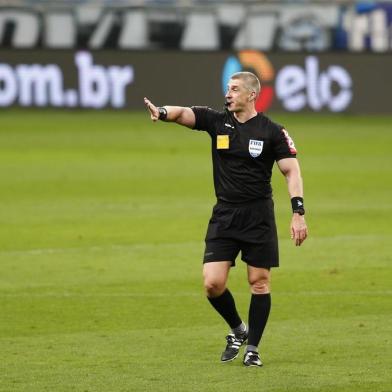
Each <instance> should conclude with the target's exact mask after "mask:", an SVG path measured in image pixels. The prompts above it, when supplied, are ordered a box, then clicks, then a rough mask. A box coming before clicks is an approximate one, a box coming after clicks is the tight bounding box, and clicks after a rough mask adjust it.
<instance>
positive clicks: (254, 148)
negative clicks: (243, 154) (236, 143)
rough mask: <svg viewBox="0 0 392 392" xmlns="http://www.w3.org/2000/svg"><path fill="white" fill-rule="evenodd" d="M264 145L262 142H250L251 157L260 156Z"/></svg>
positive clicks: (251, 140)
mask: <svg viewBox="0 0 392 392" xmlns="http://www.w3.org/2000/svg"><path fill="white" fill-rule="evenodd" d="M263 144H264V142H263V141H262V140H254V139H250V140H249V154H250V155H251V157H253V158H257V157H258V156H260V154H261V152H262V151H263Z"/></svg>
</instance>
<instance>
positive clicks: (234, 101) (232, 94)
mask: <svg viewBox="0 0 392 392" xmlns="http://www.w3.org/2000/svg"><path fill="white" fill-rule="evenodd" d="M253 95H254V93H252V92H250V91H249V90H248V89H247V88H246V87H245V85H244V81H243V80H241V79H230V81H229V84H228V85H227V92H226V95H225V98H226V103H227V106H226V107H227V109H228V110H229V111H230V112H241V111H243V110H244V109H245V108H247V107H249V105H254V103H253V101H254V100H253V99H252V98H253Z"/></svg>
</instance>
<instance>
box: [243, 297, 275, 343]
mask: <svg viewBox="0 0 392 392" xmlns="http://www.w3.org/2000/svg"><path fill="white" fill-rule="evenodd" d="M270 309H271V294H269V293H268V294H252V297H251V300H250V306H249V335H248V345H249V346H255V347H257V346H258V345H259V343H260V340H261V336H262V335H263V332H264V328H265V326H266V324H267V320H268V316H269V313H270Z"/></svg>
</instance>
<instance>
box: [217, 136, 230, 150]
mask: <svg viewBox="0 0 392 392" xmlns="http://www.w3.org/2000/svg"><path fill="white" fill-rule="evenodd" d="M216 148H217V150H228V149H229V135H217V137H216Z"/></svg>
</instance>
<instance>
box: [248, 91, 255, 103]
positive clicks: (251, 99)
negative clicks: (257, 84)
mask: <svg viewBox="0 0 392 392" xmlns="http://www.w3.org/2000/svg"><path fill="white" fill-rule="evenodd" d="M255 96H256V93H255V92H254V91H252V92H251V93H250V95H249V98H248V101H249V102H250V101H253V100H254V98H255Z"/></svg>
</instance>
